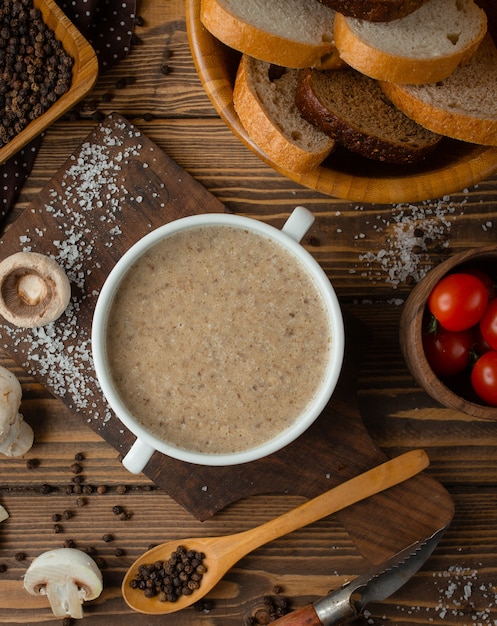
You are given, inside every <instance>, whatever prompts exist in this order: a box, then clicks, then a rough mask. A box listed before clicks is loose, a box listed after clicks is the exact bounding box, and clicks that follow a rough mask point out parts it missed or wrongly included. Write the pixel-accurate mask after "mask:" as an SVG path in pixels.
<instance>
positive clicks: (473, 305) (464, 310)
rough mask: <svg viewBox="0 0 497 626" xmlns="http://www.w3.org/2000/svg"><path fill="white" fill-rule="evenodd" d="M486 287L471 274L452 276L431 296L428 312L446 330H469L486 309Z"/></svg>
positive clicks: (441, 283) (440, 284)
mask: <svg viewBox="0 0 497 626" xmlns="http://www.w3.org/2000/svg"><path fill="white" fill-rule="evenodd" d="M487 303H488V294H487V289H486V287H485V285H484V284H483V283H482V282H481V280H480V279H479V278H476V276H471V274H463V273H456V274H449V275H448V276H445V277H444V278H442V279H441V280H440V281H439V282H438V283H437V284H436V285H435V287H434V288H433V290H432V292H431V293H430V295H429V296H428V308H429V310H430V312H431V313H432V314H433V315H434V316H435V317H436V319H437V320H438V321H439V323H440V324H441V326H443V327H444V328H445V329H446V330H466V329H468V328H471V326H475V325H476V324H478V322H479V321H480V319H481V318H482V316H483V313H484V312H485V309H486V308H487Z"/></svg>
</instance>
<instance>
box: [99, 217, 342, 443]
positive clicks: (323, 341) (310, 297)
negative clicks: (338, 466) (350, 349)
mask: <svg viewBox="0 0 497 626" xmlns="http://www.w3.org/2000/svg"><path fill="white" fill-rule="evenodd" d="M330 349H331V331H330V324H329V320H328V317H327V313H326V309H325V304H324V302H323V299H322V296H321V294H320V293H319V291H318V289H317V287H316V285H315V283H314V280H313V279H312V278H311V277H310V276H309V274H308V272H307V270H306V269H305V268H304V267H303V266H302V265H301V263H300V262H299V261H297V260H295V258H294V257H293V255H292V254H291V253H289V252H288V251H287V250H286V249H285V248H284V247H283V246H282V245H281V244H278V243H276V242H274V241H272V240H270V239H267V238H265V237H263V236H261V235H259V234H257V233H253V232H251V231H249V230H246V229H242V228H238V227H233V226H226V225H206V226H201V227H195V228H190V229H187V230H183V231H179V232H177V233H175V234H173V235H171V236H169V237H167V238H166V239H164V240H162V241H161V242H159V243H157V244H155V246H153V247H152V248H151V249H149V250H148V251H147V252H146V253H145V254H144V255H142V256H141V257H140V258H139V259H138V260H137V261H136V262H135V264H134V265H133V266H132V267H131V268H130V269H129V270H128V272H127V273H126V275H125V276H124V278H123V279H122V281H121V284H120V286H119V288H118V290H117V293H116V296H115V298H114V301H113V303H112V305H111V309H110V312H109V321H108V334H107V358H108V362H109V366H110V369H111V371H112V375H113V382H114V385H115V388H116V390H117V392H118V394H119V395H120V397H121V399H122V401H123V403H124V404H125V405H126V406H127V408H128V409H129V411H130V412H131V413H132V414H133V416H134V417H135V419H136V420H137V421H138V422H140V423H141V424H142V425H143V426H144V427H145V428H146V429H147V430H148V431H149V432H150V433H151V434H153V435H154V436H156V437H158V438H159V439H161V440H163V441H167V442H169V443H172V444H173V445H176V446H179V447H181V448H184V449H188V450H193V451H198V452H205V453H211V454H226V453H233V452H238V451H241V450H246V449H248V448H253V447H255V446H257V445H260V444H262V443H265V442H266V441H268V440H270V439H272V438H273V437H274V436H275V435H277V434H278V433H280V432H281V431H282V430H285V429H286V428H287V427H289V426H290V425H291V424H292V423H293V422H294V421H295V419H296V418H297V416H298V415H299V414H300V413H301V412H302V411H303V410H304V409H305V408H306V406H307V405H308V404H309V402H310V401H311V400H312V399H313V397H314V396H315V394H316V392H317V390H318V388H319V387H320V385H321V384H322V381H323V378H324V375H325V370H326V364H327V361H328V359H329V351H330Z"/></svg>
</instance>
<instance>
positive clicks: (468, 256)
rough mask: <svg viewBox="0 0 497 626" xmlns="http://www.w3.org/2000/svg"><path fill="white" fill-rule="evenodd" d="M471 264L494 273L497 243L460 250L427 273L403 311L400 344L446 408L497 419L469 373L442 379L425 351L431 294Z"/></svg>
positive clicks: (422, 382) (423, 382)
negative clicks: (479, 396)
mask: <svg viewBox="0 0 497 626" xmlns="http://www.w3.org/2000/svg"><path fill="white" fill-rule="evenodd" d="M469 267H472V268H480V269H482V270H484V271H486V272H488V273H489V274H490V275H491V276H492V275H493V276H495V268H496V267H497V246H485V247H482V248H473V249H471V250H467V251H465V252H461V253H460V254H456V255H454V256H453V257H451V258H449V259H447V260H446V261H444V262H443V263H440V265H438V266H437V267H435V268H434V269H432V270H431V271H430V272H428V274H427V275H426V276H425V278H423V279H422V280H421V281H420V282H419V283H418V284H417V285H416V286H415V287H414V289H413V290H412V291H411V293H410V294H409V297H408V298H407V301H406V303H405V305H404V308H403V310H402V315H401V319H400V346H401V349H402V353H403V355H404V359H405V361H406V363H407V366H408V367H409V370H410V372H411V374H412V375H413V377H414V378H415V379H416V381H417V382H418V384H419V385H420V387H422V388H423V389H424V390H425V391H426V392H427V393H428V394H429V395H430V396H431V397H432V398H434V399H435V400H437V401H438V402H440V404H442V405H444V406H446V407H449V408H452V409H457V410H458V411H463V412H464V413H467V414H468V415H472V416H474V417H480V418H484V419H490V420H497V407H491V406H488V405H485V404H484V403H480V401H479V400H478V399H477V398H476V397H475V395H474V393H473V392H472V390H471V385H470V380H469V376H468V374H467V372H465V373H463V374H461V376H460V377H459V378H456V379H454V380H453V381H452V382H443V381H442V380H440V378H438V377H437V376H436V374H435V373H434V372H433V370H432V369H431V367H430V365H429V364H428V361H427V359H426V356H425V353H424V350H423V340H422V325H423V316H424V314H425V311H426V302H427V299H428V296H429V294H430V293H431V291H432V289H433V287H434V286H435V285H436V284H437V283H438V281H439V280H440V279H442V278H443V277H444V276H445V275H446V274H448V273H452V272H454V271H456V270H463V269H465V268H469ZM456 389H457V393H456V391H455V390H456Z"/></svg>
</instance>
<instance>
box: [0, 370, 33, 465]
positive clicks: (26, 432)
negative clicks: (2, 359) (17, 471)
mask: <svg viewBox="0 0 497 626" xmlns="http://www.w3.org/2000/svg"><path fill="white" fill-rule="evenodd" d="M21 400H22V387H21V383H20V382H19V381H18V379H17V377H16V376H15V374H13V373H12V372H11V371H10V370H8V369H7V368H6V367H3V366H0V452H1V453H2V454H5V455H6V456H22V455H23V454H24V453H25V452H27V451H28V450H29V449H30V448H31V446H32V445H33V441H34V432H33V429H32V428H31V426H30V425H29V424H27V423H26V422H25V421H24V417H23V416H22V415H21V413H19V407H20V406H21Z"/></svg>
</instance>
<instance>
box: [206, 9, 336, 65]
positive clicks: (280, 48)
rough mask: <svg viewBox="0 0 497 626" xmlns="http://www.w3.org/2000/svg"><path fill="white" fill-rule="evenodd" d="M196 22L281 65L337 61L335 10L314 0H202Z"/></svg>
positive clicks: (233, 45) (241, 48)
mask: <svg viewBox="0 0 497 626" xmlns="http://www.w3.org/2000/svg"><path fill="white" fill-rule="evenodd" d="M200 21H201V22H202V24H203V25H204V26H205V28H206V29H207V30H208V31H209V32H210V33H211V34H212V35H214V37H216V38H217V39H219V40H220V41H221V42H222V43H224V44H225V45H227V46H229V47H230V48H234V49H235V50H238V51H240V52H244V53H246V54H249V55H250V56H252V57H255V58H256V59H260V60H262V61H267V62H268V63H273V64H275V65H280V66H282V67H289V68H297V67H336V66H339V65H341V64H342V63H341V61H340V59H339V56H338V53H337V51H336V48H335V44H334V42H333V27H334V22H335V11H333V10H332V9H330V8H328V7H326V6H324V5H323V4H321V3H320V2H318V1H317V0H270V1H268V0H202V1H201V5H200Z"/></svg>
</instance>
